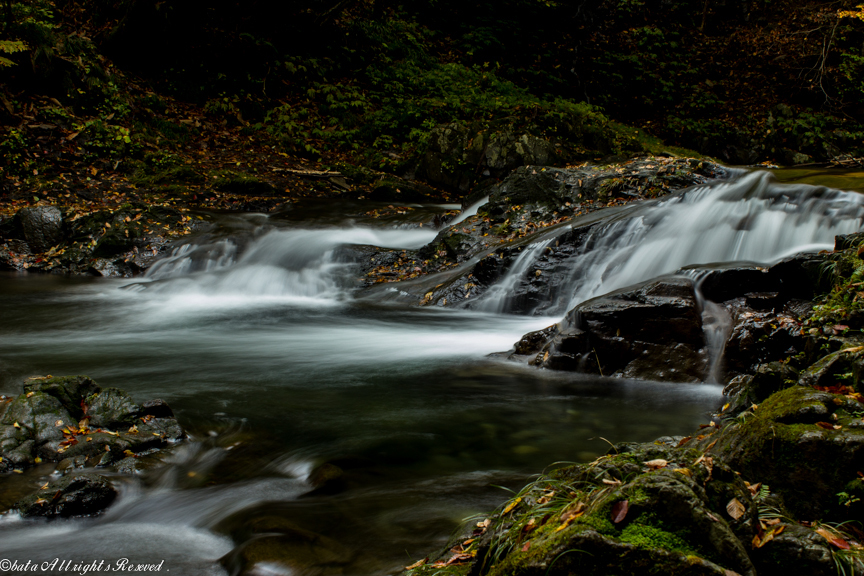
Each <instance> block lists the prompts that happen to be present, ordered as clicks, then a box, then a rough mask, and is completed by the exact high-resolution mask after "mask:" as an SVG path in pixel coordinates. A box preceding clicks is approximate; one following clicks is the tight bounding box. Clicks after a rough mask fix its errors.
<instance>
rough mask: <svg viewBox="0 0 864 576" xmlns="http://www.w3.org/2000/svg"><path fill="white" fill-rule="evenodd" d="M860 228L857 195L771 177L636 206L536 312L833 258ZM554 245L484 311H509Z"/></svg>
mask: <svg viewBox="0 0 864 576" xmlns="http://www.w3.org/2000/svg"><path fill="white" fill-rule="evenodd" d="M862 225H864V196H862V195H860V194H853V193H848V192H842V191H839V190H832V189H828V188H825V187H820V186H811V185H806V184H783V183H779V182H777V181H776V179H775V178H774V177H773V175H772V174H770V173H768V172H753V173H749V174H743V175H741V176H739V177H738V178H736V179H734V180H733V181H730V182H724V183H720V184H713V185H706V186H700V187H695V188H691V189H689V190H687V191H686V192H685V193H683V194H677V195H672V196H669V197H666V198H663V199H661V200H657V201H654V202H646V203H642V204H632V205H630V206H628V207H627V208H625V209H624V210H622V211H620V212H619V213H617V214H616V215H615V216H614V217H613V218H610V219H609V220H608V221H606V222H605V223H603V224H601V225H598V226H594V227H593V228H592V229H591V230H590V232H589V233H588V236H587V238H586V239H585V240H584V242H583V244H582V246H581V247H580V249H578V250H577V251H576V252H575V253H574V254H573V255H572V256H571V257H570V258H569V259H568V260H567V261H566V262H565V263H564V264H563V266H564V267H565V268H566V270H567V272H565V274H566V275H567V278H566V280H565V281H563V282H561V284H560V288H559V289H558V290H557V291H553V293H552V295H551V297H550V299H549V301H548V302H547V303H546V304H544V305H541V306H540V307H538V309H537V311H539V312H540V313H542V314H546V315H553V316H559V315H562V314H564V313H565V312H566V311H567V310H570V309H571V308H573V307H574V306H576V305H577V304H579V303H580V302H584V301H585V300H588V299H590V298H593V297H595V296H600V295H602V294H605V293H607V292H609V291H611V290H615V289H618V288H623V287H625V286H630V285H633V284H636V283H639V282H643V281H645V280H649V279H651V278H655V277H657V276H660V275H662V274H671V273H673V272H676V271H677V270H680V269H681V268H683V267H685V266H692V265H697V264H710V263H718V262H737V261H744V262H757V263H773V262H777V261H779V260H781V259H782V258H785V257H788V256H792V255H793V254H796V253H799V252H817V251H819V250H830V249H832V248H833V247H834V236H835V235H837V234H847V233H850V232H857V231H858V230H860V229H861V227H862ZM566 231H567V229H559V231H558V233H559V234H562V233H564V232H566ZM555 241H556V237H555V236H554V235H553V236H551V237H550V236H548V235H547V236H546V237H545V238H543V240H540V241H538V242H537V243H534V244H533V245H531V246H530V247H528V248H526V249H524V250H523V251H522V254H520V256H519V258H518V259H517V261H516V262H515V263H514V265H513V266H511V268H510V270H509V271H508V274H507V275H506V276H505V277H504V278H503V279H502V281H501V282H500V283H499V285H498V286H499V287H505V286H506V290H501V289H500V288H492V289H491V290H489V292H488V293H487V294H486V295H485V296H484V298H483V299H482V301H481V303H480V304H479V306H478V308H479V309H485V310H494V311H506V310H509V309H510V306H511V303H512V301H513V300H514V296H513V287H515V286H516V285H517V284H518V283H519V282H527V281H528V280H530V275H531V274H533V272H534V270H535V268H536V266H535V265H534V264H535V262H536V261H537V259H538V258H539V257H540V256H541V255H542V254H543V253H544V252H545V248H546V247H547V246H551V245H552V244H554V243H555ZM525 312H531V311H530V310H528V311H525Z"/></svg>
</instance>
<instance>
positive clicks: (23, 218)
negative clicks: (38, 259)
mask: <svg viewBox="0 0 864 576" xmlns="http://www.w3.org/2000/svg"><path fill="white" fill-rule="evenodd" d="M16 218H17V220H18V222H19V224H20V226H21V229H22V231H23V233H24V238H25V239H26V240H27V244H28V245H29V246H30V249H31V250H32V251H33V252H45V251H47V250H48V249H49V248H51V247H52V246H56V245H57V244H59V243H60V242H62V241H63V239H64V234H63V213H62V212H60V209H59V208H57V207H56V206H30V207H27V208H22V209H21V210H19V211H18V214H17V215H16Z"/></svg>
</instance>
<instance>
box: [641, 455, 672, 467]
mask: <svg viewBox="0 0 864 576" xmlns="http://www.w3.org/2000/svg"><path fill="white" fill-rule="evenodd" d="M644 464H645V465H646V466H648V468H650V469H651V470H657V469H659V468H665V467H666V466H668V465H669V462H667V461H666V460H663V459H662V458H658V459H657V460H649V461H647V462H644Z"/></svg>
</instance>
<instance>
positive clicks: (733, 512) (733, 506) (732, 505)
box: [726, 498, 747, 520]
mask: <svg viewBox="0 0 864 576" xmlns="http://www.w3.org/2000/svg"><path fill="white" fill-rule="evenodd" d="M746 511H747V508H745V507H744V505H743V504H742V503H741V501H740V500H738V499H737V498H732V499H731V500H730V501H729V503H728V504H726V513H727V514H729V516H731V517H732V518H733V519H734V520H738V519H739V518H741V516H743V515H744V513H745V512H746Z"/></svg>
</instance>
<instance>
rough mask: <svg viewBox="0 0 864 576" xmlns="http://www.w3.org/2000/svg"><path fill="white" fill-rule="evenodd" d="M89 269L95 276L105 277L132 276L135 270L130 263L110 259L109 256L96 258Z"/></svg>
mask: <svg viewBox="0 0 864 576" xmlns="http://www.w3.org/2000/svg"><path fill="white" fill-rule="evenodd" d="M89 271H90V273H91V274H93V275H94V276H102V277H103V278H131V277H132V276H134V275H135V271H134V270H133V269H132V267H131V266H129V264H127V263H125V262H123V261H122V260H119V261H117V260H109V259H107V258H96V259H95V260H93V261H92V262H91V263H90V268H89Z"/></svg>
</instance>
